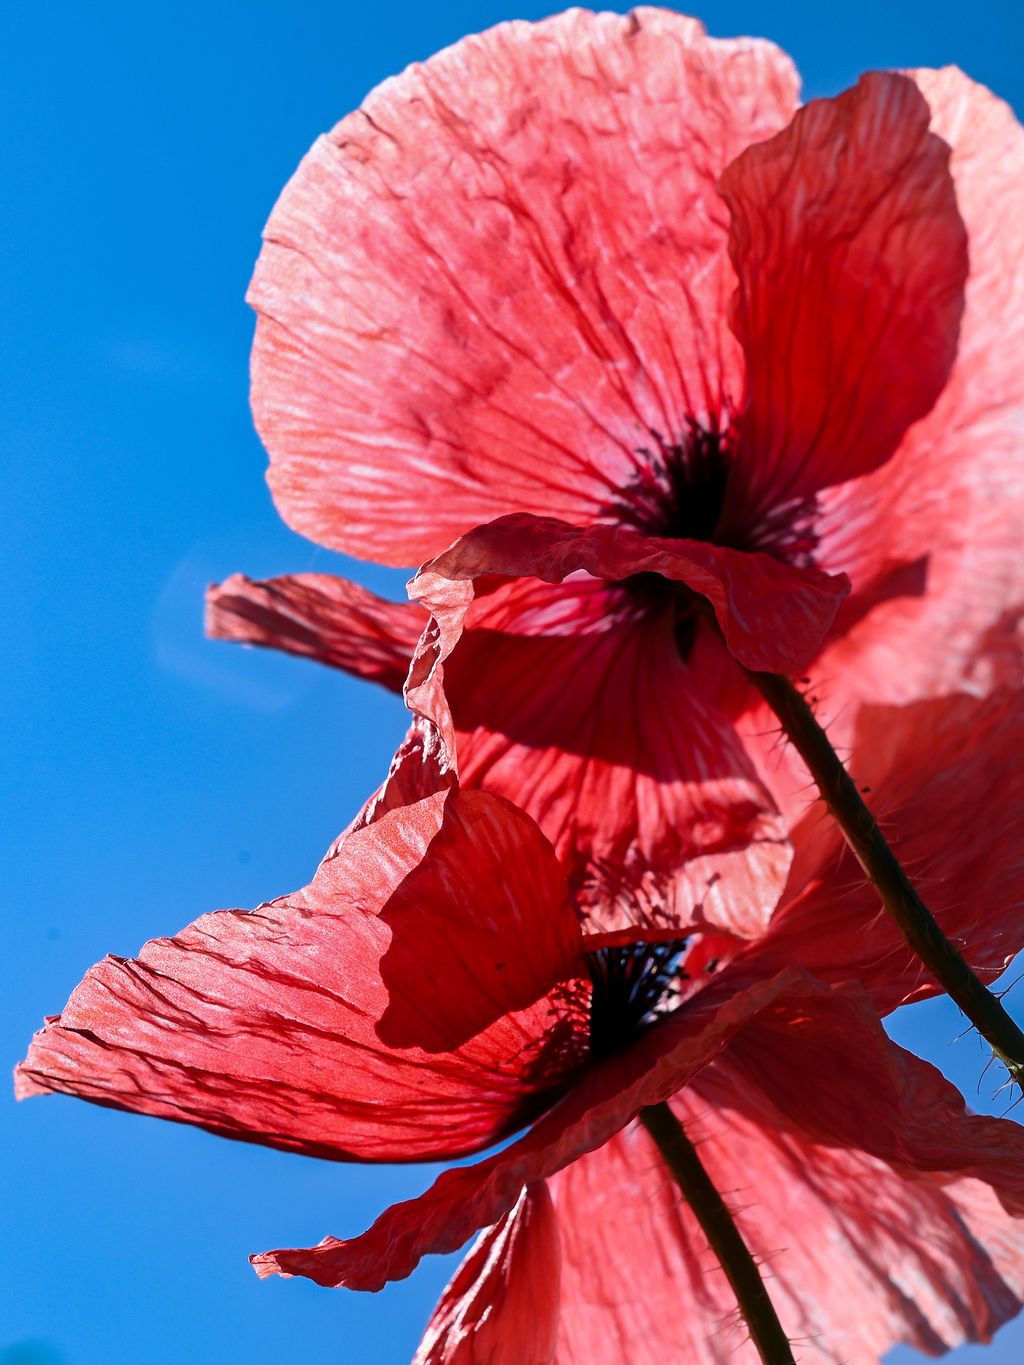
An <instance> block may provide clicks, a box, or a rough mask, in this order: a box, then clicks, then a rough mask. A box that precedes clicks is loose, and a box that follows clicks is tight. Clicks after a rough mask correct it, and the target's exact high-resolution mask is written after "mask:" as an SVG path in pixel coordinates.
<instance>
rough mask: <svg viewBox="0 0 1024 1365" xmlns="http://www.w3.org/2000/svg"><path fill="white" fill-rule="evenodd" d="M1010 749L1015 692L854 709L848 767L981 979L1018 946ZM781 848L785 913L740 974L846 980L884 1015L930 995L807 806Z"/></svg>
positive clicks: (816, 812) (1019, 798)
mask: <svg viewBox="0 0 1024 1365" xmlns="http://www.w3.org/2000/svg"><path fill="white" fill-rule="evenodd" d="M1022 750H1024V696H1022V694H1021V693H1020V692H1019V691H1016V690H1014V691H1002V692H1000V693H997V694H996V695H994V696H992V697H990V698H988V699H987V700H979V699H978V698H975V697H966V696H957V697H947V698H942V699H938V700H934V701H926V702H919V703H917V704H916V705H913V706H906V707H864V708H863V709H862V710H861V712H860V713H859V716H858V719H857V730H856V736H855V743H854V747H853V752H852V755H851V757H850V759H849V761H848V762H849V768H850V771H851V773H852V775H853V776H854V778H855V780H856V781H857V783H858V785H859V786H860V787H861V788H862V789H863V790H864V791H865V793H866V795H865V800H866V801H867V802H868V803H869V804H870V806H871V809H872V810H873V811H874V812H875V813H876V814H877V816H878V817H879V819H880V821H881V824H882V827H883V829H884V830H885V834H886V837H887V839H889V841H890V843H891V844H892V846H893V848H894V850H895V852H896V855H897V857H898V858H899V859H900V860H901V862H902V863H903V865H904V866H905V867H906V868H908V869H909V870H910V872H911V875H912V876H913V880H914V884H915V886H916V887H917V889H918V891H919V892H920V893H921V896H922V898H923V900H924V902H925V904H926V905H928V907H929V908H930V909H931V910H932V911H933V913H934V914H935V917H936V919H937V920H938V922H939V924H940V926H941V928H942V929H943V930H944V932H945V933H946V934H947V936H948V937H949V938H950V939H952V941H953V943H955V944H956V946H957V947H958V948H959V949H960V950H961V952H962V953H963V954H964V956H965V957H966V959H967V961H968V962H969V963H970V964H971V966H972V967H973V968H974V970H975V971H976V972H978V973H979V974H980V975H981V976H982V978H983V979H985V980H992V979H994V978H995V977H996V976H998V975H999V974H1000V973H1001V972H1002V971H1003V970H1004V968H1005V967H1006V966H1007V964H1008V963H1009V962H1010V960H1011V959H1012V958H1013V957H1014V955H1015V954H1016V953H1018V952H1020V951H1021V949H1022V948H1024V920H1022V917H1021V914H1020V909H1019V901H1020V840H1021V812H1022V810H1024V774H1022V771H1021V764H1020V754H1021V752H1022ZM968 812H973V813H978V812H983V813H984V814H983V818H971V817H969V816H968V814H967V813H968ZM793 840H794V845H795V860H794V864H793V868H792V872H791V875H790V881H789V887H788V892H787V897H786V901H787V903H785V904H784V906H783V908H782V909H781V910H779V911H778V913H777V915H776V916H775V918H774V920H773V922H772V924H771V927H770V929H769V932H768V934H767V936H766V938H765V939H764V940H762V941H761V942H760V943H758V944H757V946H756V948H754V949H751V950H748V951H747V953H746V954H745V960H746V961H748V962H749V964H750V970H751V971H752V972H756V973H757V974H758V975H762V974H763V973H764V972H765V971H772V970H778V969H779V968H781V967H782V966H784V965H787V964H789V963H799V964H800V965H801V966H804V967H806V968H807V970H808V971H810V972H812V973H813V974H814V975H815V976H817V977H820V978H821V979H822V980H826V981H845V980H857V981H859V982H860V983H861V984H862V985H863V986H864V987H865V988H866V989H867V990H868V991H869V992H870V994H871V997H872V999H873V1000H874V1002H875V1006H876V1008H877V1009H879V1010H880V1011H881V1012H883V1013H886V1012H888V1011H889V1010H892V1009H895V1008H896V1006H897V1005H900V1004H903V1003H904V1002H905V1001H907V1000H909V999H918V998H921V997H923V996H927V995H934V994H936V993H937V992H938V991H939V990H940V988H939V986H938V984H937V983H936V982H935V980H934V979H933V978H932V977H931V976H930V974H929V973H928V972H927V971H926V970H925V968H924V967H923V966H922V964H921V962H920V960H919V959H918V958H917V957H916V955H915V954H914V953H913V952H912V951H911V950H910V949H909V948H908V947H907V944H906V942H905V940H904V939H903V936H902V934H901V933H900V931H899V929H898V928H897V927H896V925H895V923H894V921H893V920H892V919H890V917H889V916H888V915H886V914H884V913H883V912H882V911H881V909H880V907H879V904H878V895H877V892H875V890H874V888H873V887H872V886H871V885H870V884H869V883H868V882H867V881H866V879H865V877H864V875H863V873H862V871H861V870H860V868H859V866H858V864H857V862H856V860H855V859H854V857H853V855H852V854H851V853H850V852H849V850H848V849H847V848H846V846H845V844H844V843H843V842H842V839H841V836H839V835H838V834H837V832H836V830H835V827H834V825H832V823H831V822H830V821H828V820H824V819H822V815H821V811H820V809H819V808H818V807H815V808H814V809H813V810H812V811H811V812H809V814H808V815H807V817H806V819H805V820H804V822H803V823H802V824H801V825H800V827H799V828H798V829H797V830H796V831H794V834H793Z"/></svg>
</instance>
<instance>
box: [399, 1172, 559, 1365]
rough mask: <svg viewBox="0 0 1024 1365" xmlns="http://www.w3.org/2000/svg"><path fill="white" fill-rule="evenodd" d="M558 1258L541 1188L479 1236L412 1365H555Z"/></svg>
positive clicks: (549, 1209)
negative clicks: (553, 1362) (526, 1362)
mask: <svg viewBox="0 0 1024 1365" xmlns="http://www.w3.org/2000/svg"><path fill="white" fill-rule="evenodd" d="M560 1269H561V1251H560V1248H559V1240H558V1224H557V1222H556V1219H555V1214H554V1210H553V1209H552V1207H551V1197H550V1195H549V1194H548V1192H547V1186H546V1185H545V1184H544V1182H543V1181H538V1182H537V1183H536V1184H533V1185H529V1186H528V1187H527V1188H526V1189H524V1190H523V1192H522V1194H521V1195H520V1196H519V1200H518V1202H517V1203H516V1204H515V1206H514V1207H513V1208H512V1209H511V1210H510V1211H509V1212H508V1213H507V1214H506V1215H505V1217H504V1218H502V1219H501V1221H500V1222H499V1223H497V1224H495V1226H494V1227H493V1228H488V1229H487V1230H486V1232H484V1233H483V1234H481V1236H480V1238H479V1239H478V1240H477V1242H476V1244H475V1245H474V1247H473V1249H472V1250H471V1251H470V1253H469V1255H468V1256H467V1257H466V1259H465V1260H464V1261H463V1263H462V1265H460V1266H459V1268H458V1270H457V1271H456V1272H455V1275H454V1277H453V1279H452V1281H451V1283H450V1284H449V1285H448V1287H447V1288H446V1289H445V1291H444V1293H443V1294H442V1295H441V1299H440V1302H439V1303H438V1305H437V1307H436V1308H435V1309H434V1312H433V1315H432V1316H431V1319H430V1322H429V1323H428V1324H427V1330H426V1332H425V1333H424V1336H423V1340H422V1342H421V1343H420V1348H419V1350H418V1351H417V1352H416V1357H415V1359H414V1361H413V1365H523V1362H524V1361H528V1362H529V1365H550V1362H552V1361H553V1360H554V1354H555V1340H556V1337H557V1333H558V1300H559V1287H560Z"/></svg>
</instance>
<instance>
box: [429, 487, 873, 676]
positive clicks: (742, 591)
mask: <svg viewBox="0 0 1024 1365" xmlns="http://www.w3.org/2000/svg"><path fill="white" fill-rule="evenodd" d="M574 573H586V574H589V575H590V576H591V577H593V578H598V579H604V580H605V581H606V582H609V583H621V582H622V581H623V580H626V579H629V578H631V577H632V576H634V575H636V574H641V573H649V574H660V575H661V576H662V577H664V578H667V579H671V580H672V581H673V582H678V583H682V584H685V586H686V587H687V588H689V589H690V590H691V592H693V593H696V594H698V596H699V597H700V598H703V599H705V600H706V601H707V602H708V603H710V605H711V607H712V609H713V610H714V613H715V617H716V619H717V621H718V625H719V627H720V629H721V631H722V635H723V636H724V638H725V642H726V644H727V645H728V647H729V652H730V653H731V654H732V655H733V657H734V658H736V659H737V660H738V661H739V662H740V663H741V664H742V665H743V666H744V668H750V669H754V670H757V671H762V672H765V673H793V672H795V671H797V670H798V669H801V668H803V667H804V666H805V665H806V664H807V663H809V662H810V660H811V659H812V658H813V657H814V655H815V654H816V653H817V652H818V650H819V649H820V648H821V645H822V643H823V641H824V639H825V636H826V635H827V633H828V629H829V627H830V626H831V624H832V621H833V619H834V617H835V614H836V610H837V608H838V606H839V603H840V602H841V601H842V599H843V598H844V597H845V596H846V594H847V592H848V591H849V582H848V580H847V579H846V578H845V576H843V575H842V574H839V575H836V576H830V575H828V574H823V573H821V572H820V571H818V570H817V569H811V568H806V569H804V568H797V567H796V566H795V565H791V564H787V563H784V562H783V561H781V560H778V559H774V558H772V557H770V556H769V555H766V554H745V553H743V552H742V551H739V550H731V549H728V548H725V547H722V546H718V545H711V544H709V543H708V542H706V541H699V540H674V539H662V538H658V537H654V536H642V535H638V534H637V533H636V532H635V531H632V530H629V529H628V528H626V527H620V526H588V527H578V526H569V525H567V524H566V523H564V522H559V521H554V520H551V519H548V518H541V517H534V516H530V515H528V514H520V515H516V516H509V517H502V518H501V519H500V520H498V521H494V522H491V524H490V525H488V526H478V527H476V528H475V529H474V530H472V531H470V532H469V533H468V534H466V535H465V536H463V537H462V538H461V539H460V540H458V541H456V543H455V544H454V545H453V546H451V548H450V549H448V550H446V551H445V552H444V554H442V555H439V556H438V557H437V558H436V559H434V560H432V561H431V562H430V563H429V564H425V565H424V566H423V568H422V569H421V570H420V572H419V573H418V574H417V576H416V578H415V579H414V580H413V583H412V585H411V587H410V594H411V595H412V596H413V597H414V598H415V599H416V600H417V601H419V602H422V603H423V604H424V605H425V606H427V607H429V608H430V610H431V611H432V612H434V614H435V615H436V609H435V608H436V607H437V606H441V607H447V606H448V605H449V604H450V603H451V601H452V598H453V596H455V595H456V594H453V592H452V590H451V588H450V587H449V586H448V584H447V583H446V582H445V580H451V581H453V582H461V581H464V580H472V579H474V578H479V577H481V576H484V575H487V574H501V575H507V576H511V577H524V576H525V577H531V578H540V579H543V580H544V581H545V582H548V583H561V582H562V581H563V580H564V579H565V578H567V577H569V576H570V575H571V574H574Z"/></svg>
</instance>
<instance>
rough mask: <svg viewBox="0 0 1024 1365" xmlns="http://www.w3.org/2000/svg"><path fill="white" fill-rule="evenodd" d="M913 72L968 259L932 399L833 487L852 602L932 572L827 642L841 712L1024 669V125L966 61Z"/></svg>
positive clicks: (968, 686) (985, 682) (829, 534)
mask: <svg viewBox="0 0 1024 1365" xmlns="http://www.w3.org/2000/svg"><path fill="white" fill-rule="evenodd" d="M913 74H914V79H915V81H916V82H917V83H918V85H919V86H920V88H921V90H922V91H923V93H924V95H925V96H926V97H927V99H928V102H929V104H930V105H931V109H932V128H933V130H934V131H935V132H936V133H938V134H939V135H940V136H942V137H945V138H946V139H947V140H948V141H949V142H950V143H951V144H952V147H953V156H952V162H951V169H952V174H953V180H954V184H955V186H956V194H957V202H958V205H959V208H960V212H961V214H962V215H963V218H964V221H965V222H966V224H967V228H968V232H969V236H970V254H971V273H970V276H969V278H968V281H967V295H966V306H965V310H964V319H963V325H962V327H961V331H960V345H959V349H958V353H957V360H956V364H955V365H954V367H953V372H952V374H951V375H950V378H949V382H948V384H947V385H946V387H945V389H944V390H943V392H942V394H941V396H940V397H939V400H938V402H937V403H936V405H935V407H934V408H933V410H932V411H931V412H930V413H929V414H928V415H927V416H926V417H925V418H923V419H922V421H920V422H919V423H917V424H916V425H915V426H913V427H912V428H911V429H910V431H909V432H908V433H907V435H906V437H905V438H904V441H903V443H902V445H901V447H900V450H899V451H898V453H897V454H896V456H895V457H894V458H893V459H892V461H890V462H889V463H888V464H887V465H886V466H884V468H882V469H879V470H877V471H876V472H875V473H874V474H872V475H869V476H867V477H866V478H864V479H859V480H856V481H855V482H853V483H852V484H850V485H848V486H846V487H845V488H838V489H830V490H827V491H826V492H825V493H824V494H823V495H822V498H821V503H822V507H821V515H820V517H819V522H818V525H819V530H820V532H821V544H820V547H819V551H818V553H817V556H816V557H817V558H818V562H819V563H821V564H822V565H823V566H824V567H826V568H828V567H831V566H842V567H843V568H846V569H848V570H849V572H850V575H851V577H852V579H853V581H854V596H853V598H852V599H851V605H853V604H854V603H856V600H857V596H859V594H860V592H861V590H862V589H863V587H864V585H865V584H870V582H871V579H872V577H873V576H874V575H876V574H877V573H878V567H877V566H878V564H879V563H880V562H881V563H884V562H886V561H889V562H900V561H902V562H904V563H917V564H919V565H921V566H922V567H923V572H924V583H923V588H924V591H923V592H922V591H918V592H917V593H911V594H909V595H907V594H902V595H898V596H896V597H895V598H894V599H893V600H891V601H887V602H884V603H882V604H881V605H880V606H877V607H875V609H874V610H873V611H872V612H871V613H870V615H868V616H867V617H866V619H864V620H863V621H862V622H860V623H859V624H858V625H857V626H856V628H855V629H854V630H853V631H852V632H851V633H850V635H849V636H848V637H847V638H845V639H843V640H840V641H838V642H837V643H836V644H835V645H834V646H833V647H832V648H831V649H829V651H828V652H827V653H826V655H825V656H824V657H823V659H822V661H821V667H820V670H819V671H820V675H821V677H822V678H823V679H828V680H829V681H830V682H831V683H832V685H831V686H829V687H828V688H827V690H826V691H825V692H824V693H823V700H824V699H825V698H829V699H831V705H830V710H831V711H832V712H834V713H835V714H836V715H837V717H838V720H839V723H840V725H841V724H842V716H843V713H844V712H848V711H849V710H850V704H851V701H854V702H855V701H856V699H857V698H859V697H866V698H868V699H870V700H874V701H889V702H899V701H905V700H912V699H914V698H915V697H919V696H922V695H936V694H939V693H942V692H949V691H955V690H958V689H959V690H969V691H974V692H981V691H987V690H988V689H990V688H991V687H992V686H993V685H995V684H998V683H1013V684H1016V683H1017V682H1019V679H1020V677H1021V673H1022V668H1024V633H1022V630H1021V619H1022V618H1021V603H1022V601H1024V556H1022V555H1021V554H1020V546H1021V544H1022V543H1024V497H1022V496H1021V478H1020V468H1021V456H1022V439H1021V431H1022V430H1024V370H1022V367H1021V365H1020V363H1019V356H1020V354H1021V351H1022V349H1024V239H1022V236H1021V234H1020V233H1019V232H1015V231H1012V230H1008V228H1007V226H1006V225H1007V224H1013V223H1017V222H1020V221H1021V220H1022V219H1024V128H1022V127H1021V125H1020V124H1019V123H1018V121H1017V120H1016V118H1015V117H1014V115H1013V112H1012V110H1011V109H1010V108H1009V107H1008V106H1007V105H1006V104H1004V103H1003V101H1002V100H999V99H997V98H996V97H995V96H994V95H992V94H991V93H990V92H989V91H988V90H985V89H984V87H982V86H979V85H976V84H975V83H974V82H973V81H970V80H969V79H968V78H967V77H966V76H965V75H964V74H963V73H962V72H960V71H957V70H956V69H955V68H952V67H949V68H946V69H945V70H943V71H919V72H915V73H913ZM993 204H998V205H999V206H1000V212H999V213H998V214H993V212H992V205H993ZM939 645H940V646H941V647H938V646H939ZM839 679H842V683H841V685H839V684H838V680H839ZM832 680H836V681H834V682H833V681H832Z"/></svg>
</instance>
